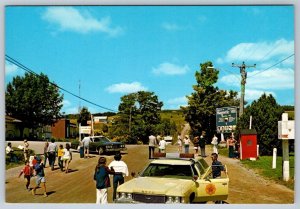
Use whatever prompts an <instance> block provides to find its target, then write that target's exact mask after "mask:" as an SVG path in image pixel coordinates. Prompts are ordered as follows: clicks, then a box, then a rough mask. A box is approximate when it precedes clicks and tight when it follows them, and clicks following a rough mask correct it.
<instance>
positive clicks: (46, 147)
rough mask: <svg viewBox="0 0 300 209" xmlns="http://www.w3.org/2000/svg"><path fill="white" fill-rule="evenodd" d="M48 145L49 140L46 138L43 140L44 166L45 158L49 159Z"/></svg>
mask: <svg viewBox="0 0 300 209" xmlns="http://www.w3.org/2000/svg"><path fill="white" fill-rule="evenodd" d="M48 146H49V142H48V140H47V141H46V142H45V145H44V168H46V163H47V159H48V160H49V158H48ZM49 165H50V162H49Z"/></svg>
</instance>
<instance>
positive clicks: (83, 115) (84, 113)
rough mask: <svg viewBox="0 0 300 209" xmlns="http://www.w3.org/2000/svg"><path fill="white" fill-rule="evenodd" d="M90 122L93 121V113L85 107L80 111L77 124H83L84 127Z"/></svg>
mask: <svg viewBox="0 0 300 209" xmlns="http://www.w3.org/2000/svg"><path fill="white" fill-rule="evenodd" d="M88 120H91V113H90V112H89V110H88V108H87V107H83V108H82V109H81V110H80V114H79V118H78V120H77V122H78V123H81V125H82V126H86V125H87V121H88Z"/></svg>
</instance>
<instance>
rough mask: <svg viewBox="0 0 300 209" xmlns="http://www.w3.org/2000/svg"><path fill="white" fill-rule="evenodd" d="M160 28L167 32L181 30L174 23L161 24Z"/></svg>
mask: <svg viewBox="0 0 300 209" xmlns="http://www.w3.org/2000/svg"><path fill="white" fill-rule="evenodd" d="M162 27H163V28H164V29H166V30H169V31H177V30H181V29H182V28H181V27H180V26H179V25H177V24H175V23H167V22H165V23H163V24H162Z"/></svg>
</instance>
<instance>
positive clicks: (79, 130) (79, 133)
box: [79, 123, 81, 141]
mask: <svg viewBox="0 0 300 209" xmlns="http://www.w3.org/2000/svg"><path fill="white" fill-rule="evenodd" d="M79 141H81V123H79Z"/></svg>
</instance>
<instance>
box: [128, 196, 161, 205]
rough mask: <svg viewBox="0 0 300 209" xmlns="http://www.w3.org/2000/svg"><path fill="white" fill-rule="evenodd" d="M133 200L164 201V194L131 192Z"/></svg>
mask: <svg viewBox="0 0 300 209" xmlns="http://www.w3.org/2000/svg"><path fill="white" fill-rule="evenodd" d="M132 197H133V200H135V201H138V202H143V203H166V197H165V196H158V195H145V194H133V195H132Z"/></svg>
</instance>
